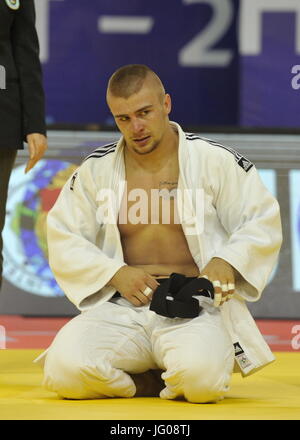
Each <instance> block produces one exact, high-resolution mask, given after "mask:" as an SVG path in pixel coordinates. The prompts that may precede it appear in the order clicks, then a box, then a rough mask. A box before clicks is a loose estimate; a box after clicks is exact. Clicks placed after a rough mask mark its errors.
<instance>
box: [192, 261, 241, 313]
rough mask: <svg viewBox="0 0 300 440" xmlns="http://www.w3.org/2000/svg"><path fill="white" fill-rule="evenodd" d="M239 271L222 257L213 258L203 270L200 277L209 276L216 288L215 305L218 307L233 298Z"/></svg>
mask: <svg viewBox="0 0 300 440" xmlns="http://www.w3.org/2000/svg"><path fill="white" fill-rule="evenodd" d="M236 274H238V272H237V271H236V270H235V269H234V268H233V267H232V266H231V265H230V264H229V263H227V261H225V260H223V259H222V258H212V259H211V260H210V262H209V263H208V264H207V265H206V266H205V268H204V269H203V270H202V271H201V274H200V276H199V278H201V277H202V278H203V277H205V278H207V279H209V281H211V282H212V284H213V286H214V289H215V299H214V306H216V307H218V306H220V305H222V304H223V303H224V302H225V301H228V300H229V299H230V298H232V296H233V294H234V289H235V278H236Z"/></svg>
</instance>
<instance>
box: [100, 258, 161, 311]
mask: <svg viewBox="0 0 300 440" xmlns="http://www.w3.org/2000/svg"><path fill="white" fill-rule="evenodd" d="M108 285H110V286H113V287H114V288H115V289H116V290H117V291H118V292H119V293H120V294H121V296H123V298H126V299H127V301H129V302H131V304H133V305H134V306H137V307H139V306H143V305H146V304H148V303H149V302H150V301H151V299H152V296H153V292H154V290H155V289H156V288H157V287H158V286H159V283H158V282H157V281H156V279H155V278H154V277H153V276H152V275H150V274H149V273H147V272H146V271H144V270H143V269H139V268H136V267H132V266H123V267H121V269H119V270H118V271H117V272H116V274H115V275H114V276H113V277H112V279H111V280H110V281H109V283H108Z"/></svg>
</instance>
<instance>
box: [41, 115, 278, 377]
mask: <svg viewBox="0 0 300 440" xmlns="http://www.w3.org/2000/svg"><path fill="white" fill-rule="evenodd" d="M172 124H173V125H174V126H175V127H176V128H177V130H178V134H179V150H178V157H179V182H178V190H180V191H182V194H187V196H184V201H183V202H182V201H181V204H180V206H178V212H179V213H181V214H179V215H180V220H181V225H182V229H183V231H184V233H185V236H186V239H187V243H188V246H189V249H190V252H191V255H192V256H193V258H194V261H195V263H196V264H197V266H198V267H199V271H200V272H201V270H202V269H203V268H204V266H205V265H206V264H207V263H208V262H209V261H210V259H211V258H212V257H219V258H223V259H224V260H225V261H227V262H228V263H230V264H231V265H232V266H233V267H234V268H235V269H236V270H237V271H238V272H239V273H240V274H241V279H240V281H237V282H236V290H235V291H236V294H235V296H234V297H233V298H232V299H231V300H229V301H227V302H225V303H224V304H223V305H222V306H221V307H220V310H221V314H222V317H223V320H224V323H225V325H226V327H227V329H228V331H229V333H230V335H231V338H232V343H233V344H234V347H235V354H236V356H235V360H236V363H235V371H240V372H241V373H242V375H243V376H245V375H248V374H251V373H253V372H255V371H257V369H259V368H261V367H263V366H264V365H266V364H268V363H270V362H272V361H273V360H274V356H273V354H272V352H271V351H270V349H269V347H268V345H267V344H266V342H265V340H264V338H263V336H262V335H261V333H260V331H259V330H258V328H257V326H256V324H255V322H254V320H253V318H252V316H251V314H250V313H249V311H248V308H247V306H246V303H245V301H257V300H258V299H259V298H260V296H261V293H262V291H263V289H264V287H265V286H266V284H267V282H268V280H269V278H270V275H271V273H272V271H273V269H274V267H275V265H276V262H277V257H278V253H279V249H280V246H281V241H282V234H281V222H280V210H279V205H278V203H277V201H276V199H274V197H273V196H272V195H271V194H270V192H269V191H268V190H267V189H266V188H265V186H264V185H263V183H262V181H261V179H260V176H259V174H258V172H257V170H256V168H255V166H254V165H253V164H252V163H251V162H250V161H249V160H247V159H246V158H245V157H243V156H241V155H240V154H239V153H238V152H236V151H234V150H232V149H230V148H227V147H224V146H222V145H219V144H218V143H216V142H213V141H209V140H207V139H204V138H200V137H199V136H197V135H194V134H188V133H184V132H183V130H182V129H181V127H180V126H179V125H178V124H176V123H174V122H172ZM123 148H124V143H123V138H121V139H120V140H119V142H116V143H114V144H110V145H107V146H104V147H100V148H98V149H97V150H95V151H94V152H93V153H92V154H91V155H90V156H88V157H87V158H86V159H85V161H84V162H83V163H82V164H81V166H80V167H79V168H78V169H77V170H76V172H75V173H74V174H73V175H72V176H71V177H70V178H69V179H68V181H67V182H66V184H65V185H64V187H63V189H62V191H61V192H60V195H59V197H58V199H57V201H56V203H55V205H54V206H53V208H52V209H51V210H50V212H49V214H48V218H47V236H48V251H49V264H50V267H51V269H52V271H53V274H54V276H55V278H56V280H57V282H58V284H59V285H60V287H61V288H62V290H63V291H64V292H65V294H66V296H67V297H68V298H69V300H70V301H71V302H72V303H73V304H75V306H76V307H77V308H78V309H79V310H80V311H84V310H87V309H89V308H91V307H94V306H96V305H99V304H100V303H103V302H105V301H108V300H109V299H110V298H111V297H112V296H113V295H114V293H115V289H114V288H112V287H106V284H107V283H108V282H109V280H110V279H111V278H112V277H113V276H114V274H115V273H116V272H117V271H118V270H119V269H120V268H121V267H122V266H124V265H125V264H126V263H125V262H124V258H123V251H122V245H121V240H120V234H119V230H118V226H117V219H118V208H119V206H120V203H121V197H122V188H124V182H125V166H124V159H123ZM196 189H197V190H198V191H196ZM103 190H105V192H106V193H107V191H108V193H109V194H111V195H112V198H113V199H114V200H113V203H111V204H110V208H111V209H109V208H107V206H106V207H105V208H104V204H105V203H106V202H105V201H104V198H103ZM116 195H118V197H115V198H114V196H116ZM197 197H198V198H199V200H200V199H201V203H199V200H197ZM106 201H107V200H106ZM197 203H198V205H197ZM178 205H179V199H178ZM199 206H200V209H199ZM201 206H202V207H203V209H202V210H201ZM108 211H110V213H109V216H108V215H107V212H108ZM108 217H109V221H108V220H107V219H108Z"/></svg>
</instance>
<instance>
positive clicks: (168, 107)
mask: <svg viewBox="0 0 300 440" xmlns="http://www.w3.org/2000/svg"><path fill="white" fill-rule="evenodd" d="M164 108H165V110H166V114H167V115H168V114H169V113H171V109H172V101H171V96H170V95H169V94H168V93H166V94H165V98H164Z"/></svg>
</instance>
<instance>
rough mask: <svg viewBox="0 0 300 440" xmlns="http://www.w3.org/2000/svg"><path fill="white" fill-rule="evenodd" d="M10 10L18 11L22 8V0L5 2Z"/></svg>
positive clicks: (7, 0)
mask: <svg viewBox="0 0 300 440" xmlns="http://www.w3.org/2000/svg"><path fill="white" fill-rule="evenodd" d="M5 1H6V4H7V6H8V7H9V8H10V9H13V10H16V9H19V7H20V0H5Z"/></svg>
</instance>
